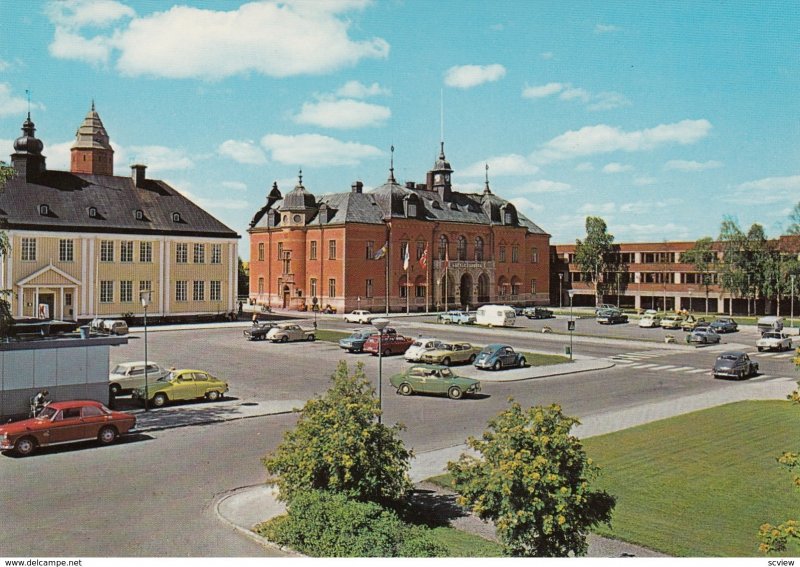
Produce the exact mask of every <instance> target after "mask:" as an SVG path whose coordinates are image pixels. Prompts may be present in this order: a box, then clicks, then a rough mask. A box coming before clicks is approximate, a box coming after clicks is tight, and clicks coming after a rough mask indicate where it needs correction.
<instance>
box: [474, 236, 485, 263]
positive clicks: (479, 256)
mask: <svg viewBox="0 0 800 567" xmlns="http://www.w3.org/2000/svg"><path fill="white" fill-rule="evenodd" d="M475 260H477V261H478V262H483V238H481V237H480V236H478V237H476V238H475Z"/></svg>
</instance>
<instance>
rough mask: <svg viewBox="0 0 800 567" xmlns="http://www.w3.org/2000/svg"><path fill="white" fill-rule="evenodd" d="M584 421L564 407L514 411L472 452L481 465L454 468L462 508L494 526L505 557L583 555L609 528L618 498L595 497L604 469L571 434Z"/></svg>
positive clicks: (466, 461)
mask: <svg viewBox="0 0 800 567" xmlns="http://www.w3.org/2000/svg"><path fill="white" fill-rule="evenodd" d="M578 423H579V422H578V421H577V420H576V419H574V418H571V417H566V416H564V415H563V414H562V413H561V407H560V406H558V405H555V404H553V405H551V406H549V407H541V406H537V407H533V408H529V409H528V410H523V409H522V407H521V406H520V405H519V404H518V403H516V402H514V401H513V400H512V403H511V406H510V407H509V408H508V409H506V410H504V411H503V412H501V413H500V414H499V415H498V416H497V417H495V418H493V419H492V420H491V421H490V422H489V427H488V429H487V430H486V431H485V432H484V433H483V437H482V439H480V440H479V439H475V438H473V437H470V438H469V439H468V440H467V443H468V445H469V446H470V447H471V448H472V449H474V450H475V451H477V452H478V453H480V455H481V456H480V458H476V457H473V456H469V455H462V456H461V458H460V459H459V460H458V461H456V462H451V463H448V466H447V468H448V470H449V471H450V473H451V474H452V475H453V479H454V485H455V487H456V490H457V491H458V493H459V494H460V497H459V502H460V503H461V504H462V505H469V506H471V507H472V509H473V510H474V511H475V513H476V514H478V516H480V517H481V518H483V519H488V520H492V521H494V524H495V526H496V528H497V533H498V536H499V539H500V541H501V543H502V544H503V546H504V549H505V553H506V554H507V555H510V556H516V557H533V556H538V557H566V556H568V555H569V554H571V553H572V554H574V555H585V554H586V549H587V544H586V532H587V530H588V529H589V528H591V527H592V526H595V525H597V524H599V523H601V522H602V523H609V522H610V519H611V511H612V509H613V508H614V505H615V503H616V502H615V499H614V497H613V496H611V495H609V494H607V493H606V492H604V491H593V490H591V489H590V488H589V481H590V480H591V479H592V478H593V477H594V476H595V475H596V474H597V472H598V468H597V467H596V466H595V465H594V464H592V460H591V459H589V458H587V456H586V453H585V452H584V450H583V446H582V445H581V442H580V441H579V440H578V439H577V438H576V437H574V436H572V435H570V430H571V429H572V427H573V426H575V425H577V424H578Z"/></svg>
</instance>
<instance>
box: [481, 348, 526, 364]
mask: <svg viewBox="0 0 800 567" xmlns="http://www.w3.org/2000/svg"><path fill="white" fill-rule="evenodd" d="M472 364H473V365H474V366H475V368H481V369H487V368H491V369H492V370H500V369H501V368H522V367H524V366H525V357H524V356H522V355H521V354H520V353H518V352H514V349H513V348H512V347H510V346H508V345H500V344H494V345H486V346H485V347H483V349H481V351H480V352H479V353H478V356H477V357H476V358H475V362H473V363H472Z"/></svg>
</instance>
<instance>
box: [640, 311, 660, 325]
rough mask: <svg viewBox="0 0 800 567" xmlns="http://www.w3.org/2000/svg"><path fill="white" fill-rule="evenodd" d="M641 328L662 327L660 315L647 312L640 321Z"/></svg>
mask: <svg viewBox="0 0 800 567" xmlns="http://www.w3.org/2000/svg"><path fill="white" fill-rule="evenodd" d="M639 326H640V327H642V328H653V327H660V326H661V317H659V315H658V313H647V312H645V314H644V315H642V317H641V319H639Z"/></svg>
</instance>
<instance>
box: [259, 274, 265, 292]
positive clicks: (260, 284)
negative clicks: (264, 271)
mask: <svg viewBox="0 0 800 567" xmlns="http://www.w3.org/2000/svg"><path fill="white" fill-rule="evenodd" d="M262 293H264V278H258V294H259V295H261V294H262Z"/></svg>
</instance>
